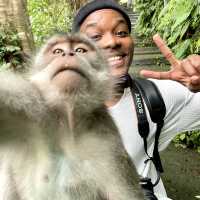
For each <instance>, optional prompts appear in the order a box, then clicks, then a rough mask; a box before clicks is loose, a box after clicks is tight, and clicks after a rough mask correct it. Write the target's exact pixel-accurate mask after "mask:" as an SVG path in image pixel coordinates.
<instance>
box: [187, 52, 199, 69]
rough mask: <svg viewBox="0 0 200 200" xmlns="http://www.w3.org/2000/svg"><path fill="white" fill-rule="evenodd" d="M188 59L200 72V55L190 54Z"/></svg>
mask: <svg viewBox="0 0 200 200" xmlns="http://www.w3.org/2000/svg"><path fill="white" fill-rule="evenodd" d="M188 60H189V62H190V63H191V65H192V66H194V68H195V69H196V70H197V71H198V72H199V73H200V55H190V56H188Z"/></svg>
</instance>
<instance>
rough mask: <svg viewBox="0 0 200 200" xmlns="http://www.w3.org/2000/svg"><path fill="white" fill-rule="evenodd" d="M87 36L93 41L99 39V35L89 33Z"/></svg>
mask: <svg viewBox="0 0 200 200" xmlns="http://www.w3.org/2000/svg"><path fill="white" fill-rule="evenodd" d="M89 38H90V39H92V40H93V41H98V40H100V39H101V35H90V36H89Z"/></svg>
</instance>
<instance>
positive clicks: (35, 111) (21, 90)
mask: <svg viewBox="0 0 200 200" xmlns="http://www.w3.org/2000/svg"><path fill="white" fill-rule="evenodd" d="M43 101H44V100H43V99H42V97H41V95H40V92H39V90H38V89H37V88H36V87H35V86H34V85H33V84H32V83H31V82H30V81H28V80H26V79H25V78H23V77H22V76H21V75H18V74H16V73H14V72H12V71H3V72H0V111H1V114H0V120H1V119H5V116H7V117H8V116H9V117H11V118H14V117H19V114H20V116H21V115H23V116H25V117H27V118H30V119H37V118H38V117H37V116H41V113H45V109H46V108H45V105H44V103H43Z"/></svg>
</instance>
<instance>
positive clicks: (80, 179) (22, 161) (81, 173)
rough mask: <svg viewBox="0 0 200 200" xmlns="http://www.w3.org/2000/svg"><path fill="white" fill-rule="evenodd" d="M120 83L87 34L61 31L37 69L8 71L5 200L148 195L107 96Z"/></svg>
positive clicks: (0, 120)
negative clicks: (115, 82) (109, 109)
mask: <svg viewBox="0 0 200 200" xmlns="http://www.w3.org/2000/svg"><path fill="white" fill-rule="evenodd" d="M112 85H113V81H112V79H111V77H110V76H109V70H108V66H107V64H106V61H105V59H104V57H103V55H102V54H101V53H100V52H99V50H98V49H97V48H96V47H95V46H94V44H93V43H91V42H90V41H89V40H88V39H86V38H85V37H83V36H78V35H75V36H69V35H57V36H54V37H52V38H50V39H49V40H48V42H47V43H46V44H45V45H44V46H43V48H42V49H41V50H40V52H39V53H38V55H37V56H36V58H35V63H34V64H33V67H32V69H31V72H30V73H27V74H26V76H22V75H21V76H20V75H17V74H15V73H13V72H5V71H4V72H0V200H141V199H143V197H141V194H140V189H139V186H138V179H137V175H136V172H135V170H134V167H133V164H132V162H131V161H130V159H129V157H128V156H127V153H126V152H125V150H124V147H123V145H122V142H121V138H120V136H119V133H118V131H117V128H116V126H115V125H114V123H113V121H112V119H111V117H110V116H109V114H108V113H107V110H106V108H105V106H104V101H105V100H106V99H107V98H109V95H110V93H111V91H112V87H113V86H112Z"/></svg>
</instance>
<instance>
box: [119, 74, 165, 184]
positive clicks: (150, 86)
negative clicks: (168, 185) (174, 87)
mask: <svg viewBox="0 0 200 200" xmlns="http://www.w3.org/2000/svg"><path fill="white" fill-rule="evenodd" d="M123 79H124V80H125V81H124V80H123ZM122 80H123V81H124V82H125V83H126V87H127V86H128V87H130V88H131V93H132V96H133V100H134V103H135V107H136V113H137V118H138V131H139V134H140V136H141V137H142V138H143V141H144V149H145V152H146V154H147V156H148V157H149V159H147V160H146V161H145V163H146V162H148V161H149V160H151V161H152V162H153V163H154V165H155V167H156V170H157V174H158V177H157V180H156V182H155V183H154V184H153V186H155V185H157V184H158V182H159V180H160V173H161V172H163V167H162V163H161V159H160V155H159V151H158V145H159V136H160V132H161V129H162V127H163V124H164V117H165V113H166V107H165V103H164V101H163V98H162V96H161V94H160V92H159V90H158V88H157V87H156V85H155V84H154V83H153V82H152V81H150V80H147V79H141V78H135V79H134V80H133V79H132V78H131V76H130V75H129V74H127V75H125V76H124V77H122ZM123 81H122V82H123ZM143 99H144V101H145V102H146V105H147V107H148V110H149V113H150V117H151V120H152V121H153V122H154V123H156V124H157V130H156V133H155V144H154V151H153V156H150V155H149V154H148V152H147V137H148V134H149V122H148V120H147V116H146V111H145V107H144V102H143Z"/></svg>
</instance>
